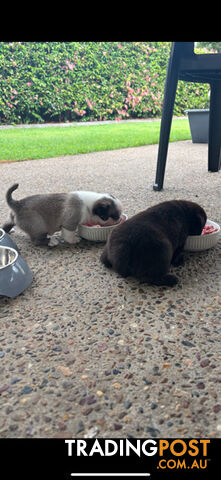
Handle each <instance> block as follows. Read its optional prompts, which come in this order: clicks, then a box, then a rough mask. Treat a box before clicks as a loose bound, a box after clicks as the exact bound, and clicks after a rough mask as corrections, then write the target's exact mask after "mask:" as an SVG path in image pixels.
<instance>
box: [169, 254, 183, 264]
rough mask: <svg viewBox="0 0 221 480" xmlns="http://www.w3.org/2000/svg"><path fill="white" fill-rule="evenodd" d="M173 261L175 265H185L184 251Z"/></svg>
mask: <svg viewBox="0 0 221 480" xmlns="http://www.w3.org/2000/svg"><path fill="white" fill-rule="evenodd" d="M171 263H172V265H173V266H174V267H180V266H182V265H184V255H183V254H182V253H180V254H179V255H177V256H176V257H174V258H173V259H172V262H171Z"/></svg>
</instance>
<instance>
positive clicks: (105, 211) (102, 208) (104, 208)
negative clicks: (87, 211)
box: [92, 200, 110, 221]
mask: <svg viewBox="0 0 221 480" xmlns="http://www.w3.org/2000/svg"><path fill="white" fill-rule="evenodd" d="M109 209H110V205H109V203H107V201H106V200H104V201H102V202H99V203H97V204H96V205H95V206H94V208H93V210H92V213H93V215H97V216H98V217H100V218H101V219H102V220H104V221H105V220H108V218H109Z"/></svg>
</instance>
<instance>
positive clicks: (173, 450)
mask: <svg viewBox="0 0 221 480" xmlns="http://www.w3.org/2000/svg"><path fill="white" fill-rule="evenodd" d="M209 444H210V440H209V439H200V440H196V439H192V440H182V439H175V440H173V441H170V440H163V439H162V440H159V457H160V458H159V462H158V465H157V469H161V470H167V471H168V470H174V469H176V470H205V469H206V468H207V466H208V462H209V460H210V459H209V458H208V445H209Z"/></svg>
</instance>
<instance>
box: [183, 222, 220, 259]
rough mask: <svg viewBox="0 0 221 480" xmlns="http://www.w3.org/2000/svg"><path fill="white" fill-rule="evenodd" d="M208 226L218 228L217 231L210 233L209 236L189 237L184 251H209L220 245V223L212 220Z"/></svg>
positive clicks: (207, 223)
mask: <svg viewBox="0 0 221 480" xmlns="http://www.w3.org/2000/svg"><path fill="white" fill-rule="evenodd" d="M206 225H212V226H213V227H214V228H217V231H215V232H212V233H208V234H207V235H189V237H187V240H186V243H185V246H184V250H188V251H189V252H198V251H201V250H208V249H209V248H212V247H214V246H215V245H216V244H217V243H218V241H219V239H220V238H221V236H220V226H219V225H218V223H215V222H212V220H207V222H206Z"/></svg>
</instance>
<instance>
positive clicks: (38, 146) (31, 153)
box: [0, 119, 191, 161]
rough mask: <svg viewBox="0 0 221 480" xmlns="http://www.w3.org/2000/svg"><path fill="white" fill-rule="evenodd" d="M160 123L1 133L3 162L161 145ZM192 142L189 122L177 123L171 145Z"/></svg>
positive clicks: (176, 121)
mask: <svg viewBox="0 0 221 480" xmlns="http://www.w3.org/2000/svg"><path fill="white" fill-rule="evenodd" d="M159 131H160V120H159V121H152V122H151V121H149V122H130V123H114V124H105V125H89V126H87V125H80V126H67V127H59V126H58V127H44V128H35V127H32V128H11V129H6V130H4V129H3V130H0V160H13V161H18V160H29V159H38V158H50V157H59V156H63V155H75V154H78V153H89V152H97V151H102V150H115V149H118V148H127V147H138V146H141V145H150V144H155V143H158V141H159ZM190 138H191V135H190V128H189V123H188V120H187V119H174V120H173V122H172V129H171V136H170V141H171V142H177V141H179V140H188V139H190Z"/></svg>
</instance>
